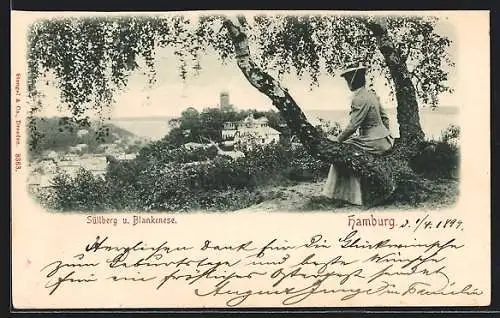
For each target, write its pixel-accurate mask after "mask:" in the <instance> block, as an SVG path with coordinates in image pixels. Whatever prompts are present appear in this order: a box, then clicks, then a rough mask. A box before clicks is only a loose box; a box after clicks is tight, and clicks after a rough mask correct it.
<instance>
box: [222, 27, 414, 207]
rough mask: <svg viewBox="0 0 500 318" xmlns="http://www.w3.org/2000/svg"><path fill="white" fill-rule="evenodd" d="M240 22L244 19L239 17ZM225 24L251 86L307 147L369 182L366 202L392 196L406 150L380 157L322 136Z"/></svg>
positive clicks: (237, 31)
mask: <svg viewBox="0 0 500 318" xmlns="http://www.w3.org/2000/svg"><path fill="white" fill-rule="evenodd" d="M239 21H240V22H241V20H240V19H239ZM224 26H225V27H226V29H227V31H228V34H229V36H230V39H231V41H232V42H233V44H234V50H235V55H236V60H237V63H238V67H239V68H240V70H241V71H242V72H243V74H244V75H245V77H246V78H247V80H248V81H249V82H250V84H251V85H252V86H254V87H255V88H256V89H257V90H259V91H260V92H261V93H263V94H265V95H266V96H267V97H269V98H270V99H271V101H272V103H273V105H274V106H275V107H276V108H278V109H279V111H280V114H281V115H282V117H283V118H284V119H285V121H286V123H287V125H288V127H289V128H290V129H291V131H292V133H294V134H295V135H296V136H297V137H298V138H299V140H300V141H301V143H302V144H303V145H304V147H305V148H306V150H307V151H308V152H309V153H310V154H311V155H313V156H314V157H316V158H318V159H319V160H321V161H324V162H328V163H334V164H335V165H336V166H337V167H339V168H340V169H347V170H350V171H353V172H354V173H355V174H357V175H359V176H361V177H362V182H363V183H364V184H365V185H366V187H364V189H366V192H365V193H364V196H363V200H364V201H365V204H366V205H368V206H370V205H372V204H373V203H374V202H381V199H384V198H387V197H388V196H390V195H391V194H392V193H393V192H394V190H395V189H396V180H397V179H396V175H397V174H398V173H399V171H401V170H405V171H406V170H408V169H406V166H405V165H404V164H403V167H401V163H400V164H399V165H395V164H394V162H395V161H401V158H402V156H401V153H402V152H403V151H402V150H396V149H395V151H394V152H393V154H391V156H385V157H381V156H378V155H374V154H370V153H365V152H363V151H361V150H359V149H358V148H357V147H355V146H353V145H350V144H345V143H339V142H336V141H332V140H330V139H328V138H327V137H326V136H323V135H322V134H321V133H320V132H319V131H318V129H317V128H316V127H314V126H313V125H312V124H310V123H309V122H308V121H307V118H306V116H305V115H304V113H303V112H302V110H301V109H300V107H299V106H298V105H297V103H296V102H295V101H294V100H293V98H292V96H291V95H290V94H289V93H288V91H287V90H286V89H285V88H283V87H281V86H280V84H279V83H278V82H277V81H276V80H275V79H274V78H272V77H271V76H270V75H269V74H267V73H266V72H264V71H263V70H262V69H261V68H260V67H259V66H258V65H257V64H256V63H255V62H254V61H253V60H252V58H251V56H250V48H249V45H248V40H247V36H246V34H245V33H244V32H243V31H242V30H241V28H240V27H238V26H237V25H236V24H235V23H233V22H232V21H231V20H229V19H226V20H225V21H224ZM398 169H399V170H398Z"/></svg>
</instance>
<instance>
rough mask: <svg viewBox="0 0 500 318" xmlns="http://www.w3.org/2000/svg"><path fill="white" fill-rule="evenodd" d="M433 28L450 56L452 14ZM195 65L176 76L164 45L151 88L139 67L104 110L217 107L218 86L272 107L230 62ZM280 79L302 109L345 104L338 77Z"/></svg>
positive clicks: (450, 99) (53, 96) (248, 102)
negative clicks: (196, 70) (313, 82)
mask: <svg viewBox="0 0 500 318" xmlns="http://www.w3.org/2000/svg"><path fill="white" fill-rule="evenodd" d="M437 32H438V33H441V34H443V35H446V36H448V37H449V38H450V39H452V41H453V44H452V47H451V48H450V52H451V53H452V57H453V56H454V55H453V54H455V53H454V52H456V50H457V47H456V43H457V41H456V39H458V38H459V36H460V35H459V34H456V28H455V26H454V23H453V21H452V19H446V20H445V19H443V20H441V21H440V22H439V24H438V27H437ZM455 55H456V54H455ZM200 64H201V65H202V68H203V69H202V71H201V72H200V74H199V75H198V76H197V77H194V78H189V79H187V80H186V81H185V82H184V81H182V80H181V79H180V77H179V75H178V62H177V60H176V59H175V57H174V55H173V54H172V52H169V50H168V49H166V50H164V51H163V52H160V54H158V55H157V57H156V69H157V82H156V84H154V86H153V87H149V86H148V84H147V83H148V81H147V77H146V75H144V73H143V72H144V70H143V69H139V70H138V71H136V72H134V73H133V74H132V75H131V77H130V79H129V84H128V86H127V88H126V89H125V90H124V91H123V92H119V93H118V94H117V95H116V103H115V104H114V105H112V107H111V110H110V115H111V117H113V118H116V117H143V116H144V117H151V116H177V115H179V114H180V112H181V111H182V110H183V109H185V108H187V107H194V108H196V109H198V110H202V109H203V108H206V107H217V105H218V103H219V94H220V92H222V91H226V92H228V93H229V99H230V103H231V104H233V105H235V106H236V107H237V108H238V109H248V108H252V109H258V110H268V109H274V108H273V106H272V104H271V103H270V100H269V99H268V97H267V96H265V95H263V94H261V93H260V92H258V91H257V90H256V89H255V88H254V87H252V86H251V85H250V83H249V82H248V81H247V80H246V79H245V77H244V75H243V73H242V72H241V71H240V70H239V69H238V67H237V65H236V62H235V61H229V62H228V63H227V65H223V64H222V63H221V62H220V61H219V60H218V59H217V57H216V56H215V54H209V55H204V56H203V57H202V59H201V62H200ZM457 67H459V66H458V65H457ZM270 74H271V75H273V74H272V73H270ZM453 81H454V76H453V74H451V76H450V85H451V87H454V82H453ZM281 84H282V86H284V87H286V88H287V89H288V90H289V92H290V93H291V95H292V97H293V98H294V99H295V101H296V102H297V103H298V104H299V105H300V107H301V108H302V109H303V110H304V111H306V112H307V111H308V110H330V109H332V110H341V109H347V108H348V107H349V101H350V94H351V93H350V91H349V90H348V88H347V86H346V83H345V81H344V80H343V79H342V78H340V77H339V76H336V77H332V76H330V75H321V76H320V82H319V84H320V85H319V87H314V88H313V89H312V90H311V89H310V85H309V81H308V80H307V79H304V80H300V79H299V78H297V77H296V76H294V75H290V76H286V77H285V78H284V79H283V81H282V82H281ZM373 84H374V88H375V90H376V91H377V94H378V95H379V96H380V97H381V100H382V102H383V103H384V106H385V107H387V108H390V107H395V102H394V101H392V100H391V99H390V98H389V90H388V88H386V87H385V86H384V85H383V81H382V80H376V81H375V82H374V83H373ZM42 89H43V91H44V92H45V93H46V95H47V96H48V98H46V100H45V101H44V111H43V112H42V113H41V114H40V115H42V116H54V115H57V114H59V115H61V112H60V110H57V109H56V105H58V104H59V99H58V92H57V89H55V88H54V87H44V88H42ZM439 99H440V104H441V105H449V106H456V105H457V100H456V97H455V96H454V94H443V95H441V96H440V97H439Z"/></svg>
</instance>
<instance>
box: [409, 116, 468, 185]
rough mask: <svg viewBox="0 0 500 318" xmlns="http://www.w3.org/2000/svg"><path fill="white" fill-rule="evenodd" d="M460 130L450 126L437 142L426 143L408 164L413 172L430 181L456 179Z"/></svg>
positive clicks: (458, 168)
mask: <svg viewBox="0 0 500 318" xmlns="http://www.w3.org/2000/svg"><path fill="white" fill-rule="evenodd" d="M459 136H460V128H459V127H457V126H455V125H451V126H449V127H448V128H447V129H446V130H445V131H443V133H442V134H441V138H439V139H438V140H430V141H427V142H426V144H425V145H424V147H423V148H422V151H421V153H420V154H419V155H418V156H416V157H415V158H413V159H412V160H411V162H410V165H411V167H412V168H413V169H414V170H415V172H417V173H420V174H422V175H423V176H425V177H427V178H431V179H438V178H445V179H449V178H456V177H457V176H458V172H459V170H460V146H459V142H458V141H459Z"/></svg>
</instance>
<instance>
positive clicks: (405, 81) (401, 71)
mask: <svg viewBox="0 0 500 318" xmlns="http://www.w3.org/2000/svg"><path fill="white" fill-rule="evenodd" d="M363 21H364V22H365V24H366V27H367V28H368V29H369V30H370V31H371V32H372V33H373V36H374V37H375V39H376V41H377V45H378V48H379V50H380V52H381V53H382V55H383V56H384V60H385V62H386V64H387V67H388V68H389V72H390V74H391V77H392V80H393V82H394V87H395V91H396V100H397V118H398V123H399V136H400V138H401V142H402V144H404V145H405V147H406V150H407V151H406V152H408V153H406V154H405V155H406V156H405V157H411V156H412V155H415V153H416V152H417V151H418V146H419V144H421V143H422V142H423V141H424V132H423V131H422V127H421V126H420V116H419V113H418V102H417V95H416V91H415V87H414V86H413V83H412V76H411V73H410V72H409V71H408V67H407V66H406V58H405V57H404V55H403V52H402V51H401V49H400V48H398V47H397V46H396V45H395V43H394V42H393V41H392V39H391V38H390V36H389V34H388V31H387V19H386V18H378V19H373V20H368V19H365V20H363Z"/></svg>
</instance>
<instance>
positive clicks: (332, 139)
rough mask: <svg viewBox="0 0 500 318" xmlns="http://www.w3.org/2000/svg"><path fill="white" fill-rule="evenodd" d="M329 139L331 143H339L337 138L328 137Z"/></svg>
mask: <svg viewBox="0 0 500 318" xmlns="http://www.w3.org/2000/svg"><path fill="white" fill-rule="evenodd" d="M328 139H330V140H331V141H335V142H338V139H337V136H328Z"/></svg>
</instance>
